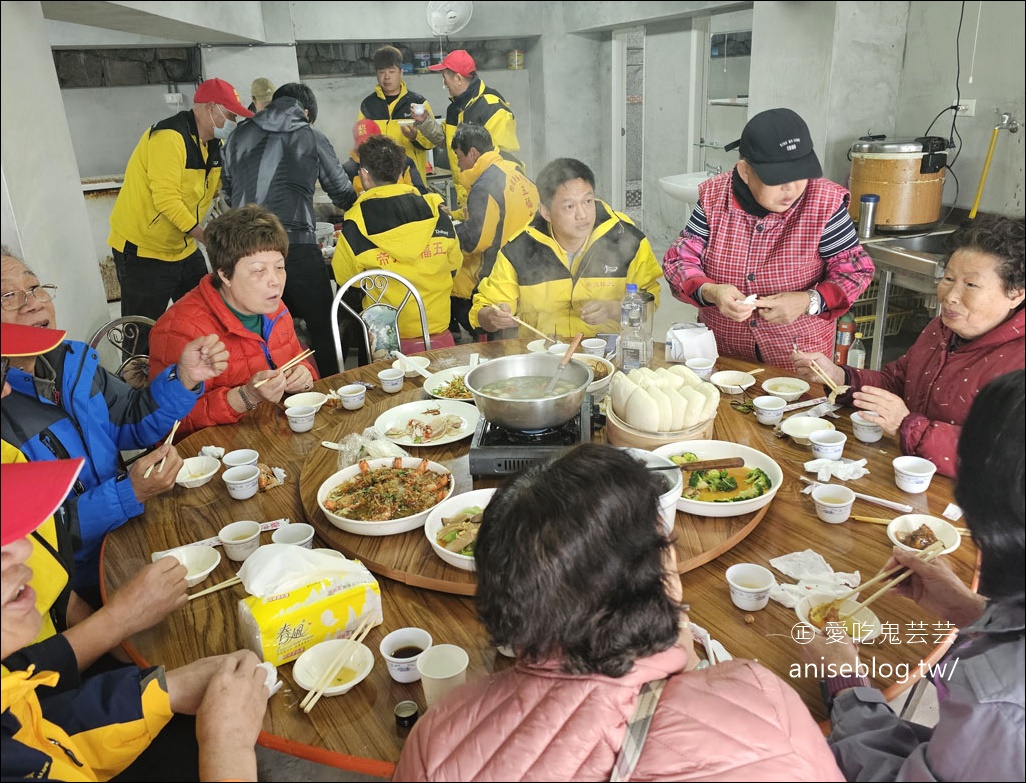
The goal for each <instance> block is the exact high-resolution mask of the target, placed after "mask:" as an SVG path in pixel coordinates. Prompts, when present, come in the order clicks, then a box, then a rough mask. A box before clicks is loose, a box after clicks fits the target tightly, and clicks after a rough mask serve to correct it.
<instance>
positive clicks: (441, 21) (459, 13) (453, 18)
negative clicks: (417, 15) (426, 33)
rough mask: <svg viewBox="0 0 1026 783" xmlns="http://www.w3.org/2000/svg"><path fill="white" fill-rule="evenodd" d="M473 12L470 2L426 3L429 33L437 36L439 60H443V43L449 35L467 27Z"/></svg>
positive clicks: (441, 1) (472, 5)
mask: <svg viewBox="0 0 1026 783" xmlns="http://www.w3.org/2000/svg"><path fill="white" fill-rule="evenodd" d="M473 12H474V4H473V3H470V2H460V0H440V1H438V0H435V1H433V2H430V3H428V6H427V21H428V26H429V27H430V28H431V32H432V33H434V34H435V35H437V36H438V52H439V55H440V58H441V59H444V58H445V48H444V43H445V42H446V41H447V40H448V38H449V36H450V35H452V34H453V33H455V32H459V31H460V30H462V29H463V28H464V27H466V26H467V23H468V22H469V21H470V17H471V15H472V14H473Z"/></svg>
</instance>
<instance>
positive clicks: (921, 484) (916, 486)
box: [892, 456, 937, 495]
mask: <svg viewBox="0 0 1026 783" xmlns="http://www.w3.org/2000/svg"><path fill="white" fill-rule="evenodd" d="M892 464H893V465H894V483H895V484H897V485H898V489H900V490H901V491H902V492H908V493H909V494H911V495H918V494H919V493H920V492H926V490H927V489H928V488H929V486H930V481H931V480H932V479H933V474H934V473H936V472H937V466H936V465H934V464H933V463H932V462H930V460H928V459H923V458H922V457H913V456H904V457H895V458H894V460H893V461H892Z"/></svg>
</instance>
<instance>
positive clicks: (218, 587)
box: [189, 576, 242, 601]
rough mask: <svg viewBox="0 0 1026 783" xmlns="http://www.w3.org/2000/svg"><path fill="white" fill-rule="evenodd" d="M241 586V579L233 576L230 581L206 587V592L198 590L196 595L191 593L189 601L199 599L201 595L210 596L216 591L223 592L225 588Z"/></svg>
mask: <svg viewBox="0 0 1026 783" xmlns="http://www.w3.org/2000/svg"><path fill="white" fill-rule="evenodd" d="M238 584H242V579H241V578H239V577H237V576H233V577H232V578H231V579H225V580H224V581H223V582H218V583H217V584H216V585H213V586H212V587H208V588H207V589H206V590H200V591H199V592H198V593H193V594H192V595H190V596H189V600H190V601H191V600H192V599H193V598H199V597H200V596H202V595H210V593H216V592H217V591H218V590H224V589H225V588H226V587H234V586H235V585H238Z"/></svg>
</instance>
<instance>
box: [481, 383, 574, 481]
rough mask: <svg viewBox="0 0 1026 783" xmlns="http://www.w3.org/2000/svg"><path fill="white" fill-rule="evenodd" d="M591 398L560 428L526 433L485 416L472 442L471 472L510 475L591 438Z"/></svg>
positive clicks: (484, 474)
mask: <svg viewBox="0 0 1026 783" xmlns="http://www.w3.org/2000/svg"><path fill="white" fill-rule="evenodd" d="M592 405H593V402H592V397H591V395H590V394H586V395H585V396H584V401H583V402H582V403H581V410H580V413H578V414H577V415H576V416H574V417H573V418H572V419H570V420H569V421H567V422H565V423H564V424H561V425H560V426H558V427H550V428H549V429H547V430H540V431H532V432H523V431H520V430H509V429H506V428H505V427H500V426H499V425H498V424H492V423H491V422H490V421H488V420H487V419H486V418H485V417H484V416H482V417H481V418H480V419H478V422H477V429H476V430H475V431H474V437H473V438H472V439H471V441H470V475H472V476H508V475H510V474H513V473H519V472H520V471H521V470H524V469H525V468H528V467H530V466H531V465H533V464H534V463H536V462H541V461H543V460H546V459H548V458H549V457H554V456H556V455H558V454H561V453H562V452H564V451H566V450H567V449H569V448H570V447H571V446H576V445H577V444H578V443H588V442H590V441H591V422H592Z"/></svg>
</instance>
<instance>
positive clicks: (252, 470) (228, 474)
mask: <svg viewBox="0 0 1026 783" xmlns="http://www.w3.org/2000/svg"><path fill="white" fill-rule="evenodd" d="M221 478H223V479H224V483H225V484H226V485H227V486H228V494H229V495H231V496H232V497H233V498H235V499H236V500H246V499H248V498H251V497H253V496H254V495H255V494H256V493H257V489H258V488H259V483H260V468H258V467H257V466H256V465H240V466H239V467H237V468H228V470H226V471H225V472H224V473H222V474H221Z"/></svg>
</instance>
